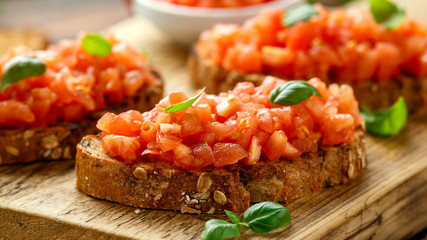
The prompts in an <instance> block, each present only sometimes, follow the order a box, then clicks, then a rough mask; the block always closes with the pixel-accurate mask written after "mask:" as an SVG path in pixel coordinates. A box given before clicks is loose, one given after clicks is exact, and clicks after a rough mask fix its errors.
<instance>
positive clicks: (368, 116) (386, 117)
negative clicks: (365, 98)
mask: <svg viewBox="0 0 427 240" xmlns="http://www.w3.org/2000/svg"><path fill="white" fill-rule="evenodd" d="M362 116H363V118H364V119H365V126H366V130H367V131H368V132H369V133H372V134H374V135H378V136H383V137H386V136H392V135H395V134H397V133H398V132H400V130H402V128H403V127H405V125H406V120H407V118H408V110H407V108H406V104H405V100H404V99H403V97H399V99H398V100H397V101H396V103H394V104H393V106H391V107H390V108H389V109H387V110H380V111H377V112H374V113H373V112H371V111H369V110H368V109H367V108H366V107H365V106H363V107H362Z"/></svg>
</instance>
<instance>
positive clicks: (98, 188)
mask: <svg viewBox="0 0 427 240" xmlns="http://www.w3.org/2000/svg"><path fill="white" fill-rule="evenodd" d="M366 164H367V163H366V150H365V139H364V132H363V131H362V130H357V131H355V141H354V142H353V143H346V144H341V145H337V146H330V147H319V150H318V151H317V152H314V153H306V154H303V155H302V156H301V157H297V158H290V159H283V160H279V161H275V162H271V161H260V162H258V163H257V164H255V165H253V166H240V165H232V166H231V167H224V168H213V167H211V168H206V169H202V170H195V171H186V170H182V169H179V168H176V167H174V166H172V165H170V164H168V163H165V162H161V161H151V162H140V163H137V164H124V163H123V162H121V161H118V160H116V159H113V158H111V157H110V156H108V154H107V153H106V152H105V151H104V150H103V148H102V147H101V140H100V138H99V137H98V136H94V135H91V136H86V137H85V138H83V139H82V141H81V142H80V143H79V144H78V145H77V156H76V175H77V188H78V189H80V190H81V191H82V192H84V193H86V194H88V195H91V196H93V197H96V198H101V199H106V200H110V201H114V202H119V203H121V204H124V205H130V206H133V207H141V208H152V209H167V210H176V211H181V212H183V213H194V214H200V213H223V212H224V209H227V210H231V211H234V212H242V211H245V210H246V209H247V208H248V207H249V204H250V202H260V201H280V202H289V201H291V200H293V199H296V198H299V197H302V196H305V195H308V194H311V193H314V192H320V191H321V190H322V189H323V188H324V187H327V186H335V185H338V184H345V183H347V182H348V181H349V180H351V179H356V178H357V177H358V176H359V175H360V172H361V170H362V169H363V168H364V167H366Z"/></svg>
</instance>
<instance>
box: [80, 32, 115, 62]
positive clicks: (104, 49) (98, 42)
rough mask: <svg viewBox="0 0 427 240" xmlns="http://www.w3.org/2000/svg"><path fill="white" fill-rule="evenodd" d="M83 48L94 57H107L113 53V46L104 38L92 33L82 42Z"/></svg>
mask: <svg viewBox="0 0 427 240" xmlns="http://www.w3.org/2000/svg"><path fill="white" fill-rule="evenodd" d="M82 48H83V49H84V50H85V51H86V52H87V53H89V54H91V55H94V56H100V57H105V56H107V55H108V54H110V52H111V48H112V47H111V44H110V42H109V41H108V40H107V39H105V38H104V37H103V36H101V35H99V34H96V33H90V34H87V35H86V36H85V37H84V38H83V40H82Z"/></svg>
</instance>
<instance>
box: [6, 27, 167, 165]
mask: <svg viewBox="0 0 427 240" xmlns="http://www.w3.org/2000/svg"><path fill="white" fill-rule="evenodd" d="M94 39H95V40H94ZM83 41H89V42H91V44H89V45H88V46H86V45H85V44H83ZM0 66H1V68H2V70H3V73H2V79H1V80H0V86H1V91H0V164H13V163H23V162H33V161H40V160H58V159H73V158H74V156H75V153H76V145H77V143H78V142H79V141H80V140H81V138H82V137H83V136H85V135H87V134H93V133H95V132H97V130H96V122H97V120H98V119H99V117H101V116H102V115H103V114H105V113H106V112H110V111H112V112H116V113H119V112H122V111H126V110H129V109H137V110H140V111H145V110H148V109H151V108H152V107H153V106H154V105H155V104H156V103H157V102H158V101H159V100H160V99H161V97H162V93H163V82H162V79H161V77H160V75H159V74H158V73H157V72H156V71H154V70H153V69H152V68H151V67H150V66H149V64H148V62H147V59H146V58H145V56H144V55H143V54H141V53H139V52H137V51H136V50H135V49H133V48H131V47H130V46H129V45H128V44H127V43H124V42H120V41H118V40H116V39H115V38H114V37H113V36H111V35H110V36H107V37H105V38H104V37H102V36H100V35H96V34H81V35H80V36H79V37H78V38H77V40H63V41H61V42H60V43H58V44H57V45H52V46H50V47H49V48H48V49H47V50H41V51H34V50H31V49H30V48H28V47H25V46H20V47H15V48H11V49H9V50H8V52H7V53H6V54H5V55H4V56H3V57H2V58H1V59H0Z"/></svg>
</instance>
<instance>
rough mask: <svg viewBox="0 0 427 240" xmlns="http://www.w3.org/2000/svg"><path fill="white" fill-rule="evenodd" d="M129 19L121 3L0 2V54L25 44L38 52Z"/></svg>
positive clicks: (92, 0) (85, 0) (82, 0)
mask: <svg viewBox="0 0 427 240" xmlns="http://www.w3.org/2000/svg"><path fill="white" fill-rule="evenodd" d="M129 15H130V9H129V8H128V7H127V5H126V4H125V1H123V0H89V1H88V0H2V1H0V54H2V53H4V51H5V49H6V46H7V45H9V44H15V43H20V42H26V43H28V44H30V45H32V46H34V48H41V47H43V46H44V45H45V44H46V43H47V42H48V43H56V42H57V41H59V40H60V39H63V38H75V36H76V34H77V33H78V32H79V31H82V30H84V31H88V32H93V31H100V30H102V29H105V28H107V27H108V26H111V25H112V24H114V23H117V22H119V21H120V20H123V19H125V18H127V17H129Z"/></svg>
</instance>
